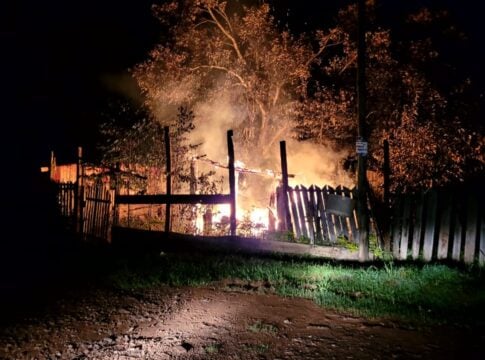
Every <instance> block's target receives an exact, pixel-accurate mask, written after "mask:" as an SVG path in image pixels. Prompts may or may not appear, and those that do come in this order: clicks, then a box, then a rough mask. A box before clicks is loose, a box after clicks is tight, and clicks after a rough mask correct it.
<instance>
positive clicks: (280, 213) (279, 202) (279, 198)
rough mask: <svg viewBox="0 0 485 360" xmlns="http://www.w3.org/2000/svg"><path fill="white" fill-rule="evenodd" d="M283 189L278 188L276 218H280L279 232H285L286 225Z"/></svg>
mask: <svg viewBox="0 0 485 360" xmlns="http://www.w3.org/2000/svg"><path fill="white" fill-rule="evenodd" d="M283 196H284V195H283V187H281V186H278V187H277V188H276V216H277V217H278V231H284V229H285V224H284V221H282V220H281V219H284V216H285V209H284V208H283V200H282V198H283Z"/></svg>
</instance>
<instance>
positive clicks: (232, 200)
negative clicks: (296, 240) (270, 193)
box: [227, 130, 287, 236]
mask: <svg viewBox="0 0 485 360" xmlns="http://www.w3.org/2000/svg"><path fill="white" fill-rule="evenodd" d="M232 136H233V132H232V130H227V154H228V158H229V160H228V167H229V204H230V205H231V215H230V220H229V222H230V228H231V236H236V225H237V224H236V173H235V171H234V143H233V142H232ZM283 195H284V196H283V198H284V199H285V200H284V201H286V196H287V194H286V191H285V192H284V194H283Z"/></svg>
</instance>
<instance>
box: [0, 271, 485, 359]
mask: <svg viewBox="0 0 485 360" xmlns="http://www.w3.org/2000/svg"><path fill="white" fill-rule="evenodd" d="M4 310H7V311H8V309H5V308H4ZM25 314H27V313H24V314H23V315H22V316H20V314H17V315H12V314H11V315H12V316H9V317H8V318H4V319H3V321H2V328H1V330H0V358H1V359H454V358H456V359H458V358H460V359H483V358H485V348H484V346H483V344H484V341H485V334H483V333H480V332H479V331H478V330H477V329H471V328H464V327H460V328H459V327H451V326H446V327H445V326H434V327H419V328H416V327H412V326H410V325H404V324H399V323H396V322H392V321H389V320H382V319H365V318H357V317H352V316H346V315H344V314H339V313H336V312H334V311H329V310H327V309H324V308H321V307H319V306H317V305H315V304H314V303H313V302H312V301H310V300H306V299H298V298H284V297H280V296H277V295H276V294H274V293H273V291H272V288H271V287H270V286H269V285H268V284H264V283H251V284H247V283H244V282H242V281H237V280H236V281H225V282H224V283H219V284H214V285H213V286H210V287H203V288H171V287H159V288H156V289H151V290H143V291H127V292H122V291H118V290H113V289H105V288H100V287H94V286H93V287H91V288H88V289H86V288H83V289H75V290H69V291H67V292H65V293H63V294H62V296H61V297H59V298H58V299H56V300H55V301H52V302H49V304H48V305H46V306H44V307H42V309H37V310H36V311H32V312H30V313H28V315H25Z"/></svg>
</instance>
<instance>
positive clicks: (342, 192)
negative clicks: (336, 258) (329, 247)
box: [337, 186, 350, 240]
mask: <svg viewBox="0 0 485 360" xmlns="http://www.w3.org/2000/svg"><path fill="white" fill-rule="evenodd" d="M337 194H338V195H340V196H342V197H350V196H348V194H346V193H345V190H344V188H343V187H342V186H338V187H337ZM347 219H348V218H347V217H345V216H339V220H340V228H341V234H343V236H345V238H346V239H347V240H348V239H350V234H349V226H348V224H347Z"/></svg>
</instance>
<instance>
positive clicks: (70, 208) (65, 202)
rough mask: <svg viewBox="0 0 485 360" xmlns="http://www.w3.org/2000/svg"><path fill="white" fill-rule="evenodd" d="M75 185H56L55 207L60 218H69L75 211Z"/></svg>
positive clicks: (70, 183) (69, 183)
mask: <svg viewBox="0 0 485 360" xmlns="http://www.w3.org/2000/svg"><path fill="white" fill-rule="evenodd" d="M76 189H77V186H76V184H74V183H72V182H68V183H61V184H58V187H57V199H56V200H57V206H58V210H59V213H60V215H61V216H62V217H65V218H71V217H73V216H74V215H75V211H76Z"/></svg>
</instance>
